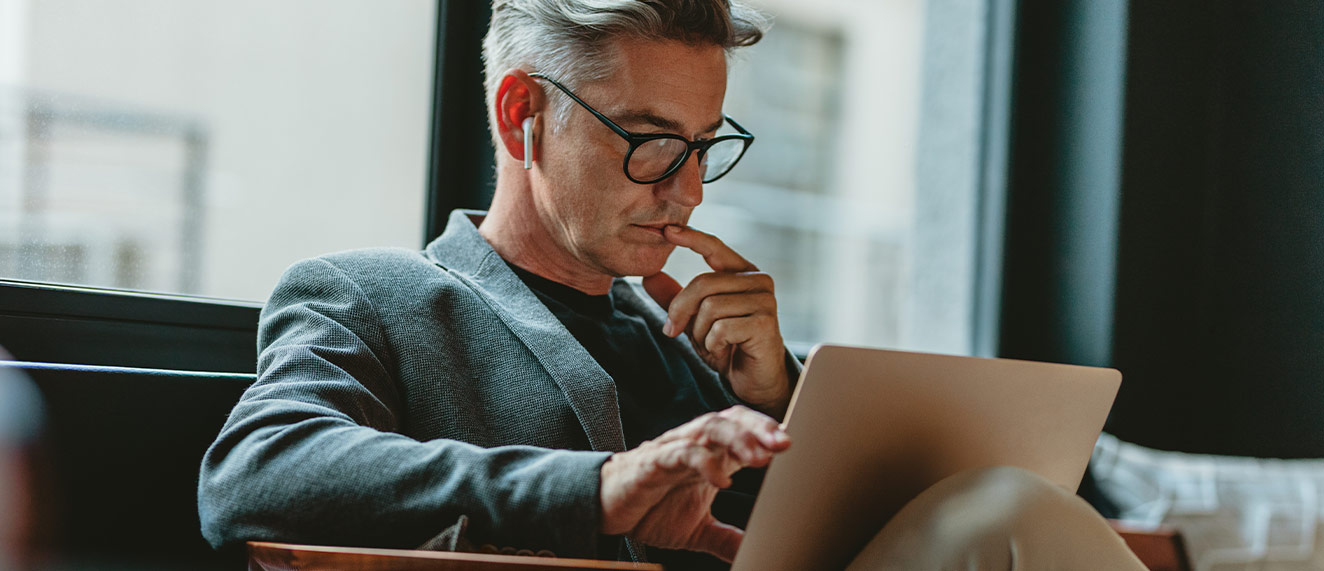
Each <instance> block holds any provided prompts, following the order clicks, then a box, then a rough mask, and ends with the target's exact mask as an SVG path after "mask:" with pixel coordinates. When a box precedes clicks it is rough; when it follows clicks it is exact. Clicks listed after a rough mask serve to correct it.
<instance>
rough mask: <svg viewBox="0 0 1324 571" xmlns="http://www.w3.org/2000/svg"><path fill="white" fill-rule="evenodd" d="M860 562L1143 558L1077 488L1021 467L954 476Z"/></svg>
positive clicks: (964, 565) (994, 563) (961, 565)
mask: <svg viewBox="0 0 1324 571" xmlns="http://www.w3.org/2000/svg"><path fill="white" fill-rule="evenodd" d="M856 561H857V563H859V565H855V566H853V567H852V568H860V569H909V568H925V569H1080V568H1088V567H1087V566H1086V567H1082V562H1089V561H1094V562H1099V561H1106V562H1110V564H1111V563H1112V562H1116V563H1117V564H1116V565H1112V567H1108V568H1118V569H1128V568H1141V567H1137V565H1138V562H1135V561H1134V556H1132V555H1130V552H1129V551H1128V550H1127V549H1126V547H1125V544H1123V543H1122V542H1121V540H1120V538H1118V537H1116V534H1114V533H1113V532H1112V530H1111V529H1109V528H1108V526H1107V523H1106V522H1104V520H1103V519H1102V518H1101V517H1100V516H1099V515H1098V514H1097V513H1096V512H1094V510H1093V508H1091V507H1090V506H1089V504H1086V503H1085V502H1084V501H1083V500H1081V499H1080V498H1077V497H1076V496H1075V494H1072V493H1071V492H1070V491H1068V490H1065V489H1063V488H1061V487H1059V486H1057V485H1056V484H1054V483H1052V482H1051V481H1049V480H1047V479H1045V478H1043V477H1041V476H1039V475H1037V474H1034V473H1032V472H1029V471H1027V470H1023V469H1020V468H1014V467H1008V466H1000V467H993V468H980V469H975V470H968V471H965V472H961V473H958V474H955V475H952V476H950V477H948V478H946V479H943V480H942V481H940V482H938V483H937V484H934V485H933V486H931V487H930V488H929V489H927V490H925V491H924V492H922V493H921V494H920V495H919V496H917V497H916V498H915V499H914V500H912V501H911V502H910V503H908V504H906V506H905V507H903V508H902V509H901V511H900V512H899V513H897V515H896V517H894V518H893V519H892V521H891V522H889V523H888V524H887V525H886V526H885V527H884V528H883V530H882V532H880V533H879V534H878V536H876V537H875V538H874V541H872V542H870V544H869V545H868V546H867V547H866V548H865V550H864V551H863V552H861V554H860V557H859V558H857V560H856Z"/></svg>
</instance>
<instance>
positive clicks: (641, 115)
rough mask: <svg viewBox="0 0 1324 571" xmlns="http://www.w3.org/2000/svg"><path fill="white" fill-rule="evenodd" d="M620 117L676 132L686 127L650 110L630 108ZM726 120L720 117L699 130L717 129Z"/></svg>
mask: <svg viewBox="0 0 1324 571" xmlns="http://www.w3.org/2000/svg"><path fill="white" fill-rule="evenodd" d="M619 117H620V118H619V119H617V120H616V121H617V122H618V123H647V124H649V125H652V126H654V127H658V128H661V129H663V130H666V131H672V132H675V133H682V132H684V130H685V127H684V126H683V125H681V124H680V122H679V121H675V120H672V119H668V118H666V117H663V116H661V115H658V114H657V113H654V112H652V111H648V110H628V111H626V112H624V113H622V114H621V115H620V116H619ZM724 122H726V118H721V119H718V120H717V121H715V122H713V123H712V124H711V125H708V127H707V128H705V129H704V130H702V131H699V132H700V133H707V132H710V131H716V130H717V129H718V128H720V127H721V126H722V123H724Z"/></svg>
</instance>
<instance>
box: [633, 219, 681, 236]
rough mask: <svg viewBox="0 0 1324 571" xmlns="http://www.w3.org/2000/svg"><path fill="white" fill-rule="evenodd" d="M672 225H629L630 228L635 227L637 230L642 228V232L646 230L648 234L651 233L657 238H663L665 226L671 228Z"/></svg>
mask: <svg viewBox="0 0 1324 571" xmlns="http://www.w3.org/2000/svg"><path fill="white" fill-rule="evenodd" d="M673 225H674V224H673V223H671V222H660V223H657V224H631V226H635V227H637V228H643V229H644V230H648V231H649V232H653V233H654V234H657V235H658V236H663V235H664V232H665V231H666V229H667V226H673Z"/></svg>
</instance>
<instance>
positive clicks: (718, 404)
mask: <svg viewBox="0 0 1324 571" xmlns="http://www.w3.org/2000/svg"><path fill="white" fill-rule="evenodd" d="M509 265H510V268H511V269H512V270H514V271H515V275H518V276H519V277H520V279H521V280H523V282H524V284H525V285H527V286H529V289H531V290H533V293H534V294H535V295H537V296H538V299H539V300H541V301H542V302H543V305H546V306H547V309H549V310H551V312H552V314H553V315H555V316H556V318H557V319H558V320H560V322H561V324H562V325H564V326H565V328H566V329H568V330H569V331H570V334H571V335H573V336H574V338H575V340H576V341H579V344H580V345H583V346H584V349H586V350H588V353H589V355H591V356H592V357H593V359H594V360H595V361H597V363H598V365H599V366H601V367H602V369H603V370H604V371H606V372H607V374H608V375H610V376H611V378H612V379H613V380H615V382H616V398H617V400H618V401H619V403H620V407H621V426H622V428H623V429H624V432H625V446H626V448H627V449H631V448H635V447H636V446H639V444H640V443H642V442H643V441H645V440H651V439H653V438H656V437H657V436H658V435H660V434H662V433H663V432H666V431H668V430H671V429H672V428H675V427H677V426H680V425H682V424H685V423H686V422H689V421H690V420H692V419H694V418H695V417H697V416H699V415H702V414H704V413H706V412H710V411H715V410H721V409H722V408H725V407H726V402H725V401H724V400H721V399H720V397H719V396H718V395H711V394H709V395H705V394H704V391H703V390H702V389H700V385H699V383H698V382H697V381H696V380H695V378H694V375H693V374H692V373H691V372H690V369H689V367H688V366H687V365H686V363H685V360H684V358H683V357H682V356H681V355H679V354H677V353H675V352H674V351H668V350H666V349H664V347H667V344H668V343H670V342H672V339H670V338H668V337H667V336H666V335H663V334H662V330H661V328H657V329H656V330H654V329H650V328H649V326H648V323H647V322H646V321H645V320H644V317H643V316H642V315H637V314H634V313H632V312H631V311H629V309H628V308H626V307H622V306H621V305H618V304H617V303H616V299H615V296H614V295H613V294H612V293H610V292H608V293H607V294H606V295H589V294H586V293H584V292H581V291H579V290H577V289H575V288H572V287H570V286H567V285H564V284H560V283H557V282H554V281H551V280H549V279H547V278H544V277H542V276H538V275H536V274H533V273H530V272H528V271H526V270H524V269H523V268H520V267H518V266H516V265H514V264H509ZM732 479H733V480H734V482H735V483H734V484H733V485H732V486H731V488H730V489H728V490H721V491H719V492H718V493H717V498H716V499H715V500H713V510H712V511H713V515H714V516H715V517H716V518H717V519H719V520H721V521H724V522H726V523H730V524H732V525H737V526H740V527H744V526H745V523H746V522H747V521H748V520H749V511H750V509H752V508H753V505H754V496H756V495H757V494H758V488H759V485H760V484H762V480H763V470H742V471H740V472H738V473H736V475H735V476H734V477H733V478H732ZM648 554H649V559H650V560H652V561H654V562H657V563H662V564H663V565H664V566H666V567H667V568H668V569H696V570H698V569H726V568H727V565H726V564H724V563H722V562H721V561H719V560H718V559H716V558H714V557H711V556H708V555H705V554H702V553H694V552H689V551H673V550H667V549H656V548H652V547H650V548H649V550H648Z"/></svg>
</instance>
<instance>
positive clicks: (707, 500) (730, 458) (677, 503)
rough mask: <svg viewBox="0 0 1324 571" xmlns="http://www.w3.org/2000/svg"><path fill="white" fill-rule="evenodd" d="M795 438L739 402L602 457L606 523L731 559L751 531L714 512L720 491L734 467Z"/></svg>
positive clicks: (762, 462)
mask: <svg viewBox="0 0 1324 571" xmlns="http://www.w3.org/2000/svg"><path fill="white" fill-rule="evenodd" d="M790 445H791V441H790V439H789V438H788V437H787V436H786V433H785V432H783V431H782V430H781V428H780V427H778V426H777V422H776V421H774V420H772V419H771V418H768V417H767V416H765V415H763V414H761V413H758V412H755V411H753V410H750V409H748V408H745V407H743V406H734V407H731V408H728V409H726V410H724V411H722V412H720V413H708V414H705V415H703V416H700V417H699V418H696V419H694V420H691V421H690V422H687V423H685V424H683V425H681V426H678V427H676V428H673V429H671V430H669V431H667V432H665V433H663V434H662V435H661V436H659V437H657V438H656V439H654V440H650V441H647V442H644V443H643V444H640V445H639V447H638V448H635V449H633V450H629V451H626V452H619V453H617V454H614V455H612V457H611V458H609V459H608V460H607V462H606V463H605V464H603V465H602V485H601V488H600V489H599V492H598V493H599V495H600V497H601V500H602V528H601V531H602V533H605V534H610V535H619V534H628V535H629V536H631V537H633V538H635V539H637V540H639V541H642V542H644V543H646V544H648V545H653V546H656V547H663V548H668V549H689V550H691V551H705V552H708V553H711V554H713V555H716V556H717V557H719V558H721V559H723V560H725V561H727V562H730V561H731V560H732V559H734V558H735V556H736V550H737V549H739V547H740V541H741V539H742V538H743V537H744V535H745V534H744V532H743V531H741V530H740V528H737V527H734V526H730V525H727V524H724V523H722V522H719V521H717V520H716V519H714V518H713V516H712V513H711V506H712V503H713V497H714V496H715V495H717V490H718V489H719V488H725V487H727V486H730V485H731V474H734V473H735V472H736V471H737V470H739V469H740V468H742V467H746V466H754V467H760V466H766V465H768V462H769V461H771V460H772V455H773V454H776V453H778V452H781V451H783V450H786V449H787V448H788V447H789V446H790Z"/></svg>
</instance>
